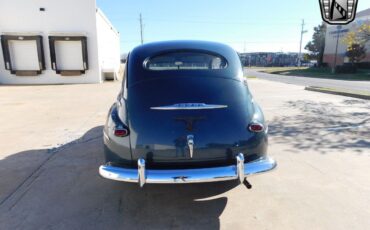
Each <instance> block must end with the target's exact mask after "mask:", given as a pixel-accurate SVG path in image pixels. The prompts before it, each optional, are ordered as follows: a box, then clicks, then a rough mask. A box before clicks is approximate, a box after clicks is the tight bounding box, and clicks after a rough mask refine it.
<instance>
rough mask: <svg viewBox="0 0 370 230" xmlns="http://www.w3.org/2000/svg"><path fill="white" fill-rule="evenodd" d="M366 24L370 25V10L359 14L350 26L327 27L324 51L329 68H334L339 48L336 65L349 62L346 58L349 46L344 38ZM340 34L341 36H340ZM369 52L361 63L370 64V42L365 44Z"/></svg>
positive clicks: (325, 61)
mask: <svg viewBox="0 0 370 230" xmlns="http://www.w3.org/2000/svg"><path fill="white" fill-rule="evenodd" d="M364 23H366V24H370V8H369V9H367V10H363V11H360V12H357V14H356V19H355V20H354V21H353V22H351V23H349V24H348V25H343V26H339V27H338V26H336V25H327V29H326V36H325V51H324V63H327V64H328V66H331V67H333V66H334V62H335V50H336V47H337V39H338V48H337V57H336V65H342V64H343V63H347V62H349V60H348V58H347V57H346V55H345V54H346V51H347V45H346V44H345V43H344V42H343V38H344V37H345V36H346V35H347V33H348V32H350V31H357V29H358V28H359V27H360V26H361V25H363V24H364ZM338 33H339V36H338ZM365 48H366V50H367V53H366V58H364V59H363V60H362V61H361V62H370V42H367V43H366V44H365Z"/></svg>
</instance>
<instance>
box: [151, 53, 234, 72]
mask: <svg viewBox="0 0 370 230" xmlns="http://www.w3.org/2000/svg"><path fill="white" fill-rule="evenodd" d="M144 67H145V68H146V69H149V70H211V69H225V68H226V67H227V62H226V59H225V58H223V57H222V56H220V55H216V54H210V53H204V52H198V51H186V52H171V53H165V54H160V55H157V56H154V57H151V58H149V59H147V60H145V62H144Z"/></svg>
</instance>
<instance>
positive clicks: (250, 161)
mask: <svg viewBox="0 0 370 230" xmlns="http://www.w3.org/2000/svg"><path fill="white" fill-rule="evenodd" d="M104 150H105V159H106V164H104V165H102V166H100V168H99V173H100V175H101V176H103V177H104V178H107V179H112V180H117V181H125V182H136V183H138V184H139V185H140V186H143V185H144V184H146V183H198V182H213V181H224V180H237V179H238V180H240V182H244V183H245V184H247V185H248V182H247V181H246V180H245V178H246V177H247V176H248V175H252V174H256V173H261V172H266V171H269V170H271V169H273V168H275V166H276V162H275V161H274V160H273V159H272V158H270V157H268V156H267V155H266V153H267V126H266V124H265V120H264V116H263V113H262V111H261V108H260V107H259V106H258V105H257V103H256V102H255V101H254V100H253V97H252V95H251V93H250V91H249V89H248V86H247V83H246V81H245V79H244V78H243V72H242V66H241V64H240V59H239V57H238V54H237V53H236V52H235V51H234V50H233V49H232V48H230V47H229V46H226V45H223V44H219V43H214V42H202V41H170V42H156V43H150V44H145V45H142V46H139V47H137V48H135V49H134V50H132V52H131V53H130V54H129V56H128V59H127V64H126V68H125V73H124V81H123V83H122V89H121V91H120V93H119V95H118V97H117V101H116V102H115V103H114V104H113V105H112V107H111V108H110V110H109V114H108V117H107V121H106V124H105V127H104Z"/></svg>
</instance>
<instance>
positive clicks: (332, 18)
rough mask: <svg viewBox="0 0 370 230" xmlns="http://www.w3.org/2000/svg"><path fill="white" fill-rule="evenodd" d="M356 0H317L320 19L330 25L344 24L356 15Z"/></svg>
mask: <svg viewBox="0 0 370 230" xmlns="http://www.w3.org/2000/svg"><path fill="white" fill-rule="evenodd" d="M357 1H358V0H319V2H320V8H321V16H322V19H323V20H324V21H325V22H327V23H329V24H332V25H344V24H348V23H350V22H352V21H353V20H354V19H355V17H356V9H357Z"/></svg>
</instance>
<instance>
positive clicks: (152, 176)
mask: <svg viewBox="0 0 370 230" xmlns="http://www.w3.org/2000/svg"><path fill="white" fill-rule="evenodd" d="M275 167H276V161H275V160H274V159H272V158H270V157H262V158H260V159H258V160H256V161H253V162H248V163H244V155H243V154H242V153H239V154H238V155H237V157H236V164H235V165H230V166H223V167H213V168H196V169H170V170H153V169H146V168H145V160H144V159H139V160H138V168H137V169H130V168H121V167H114V166H109V165H101V166H100V167H99V174H100V175H101V176H102V177H104V178H107V179H111V180H117V181H125V182H135V183H139V185H140V187H142V186H144V184H146V183H149V184H176V183H202V182H214V181H226V180H236V179H238V180H240V182H243V180H244V178H245V177H246V176H249V175H253V174H257V173H262V172H266V171H269V170H272V169H274V168H275Z"/></svg>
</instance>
